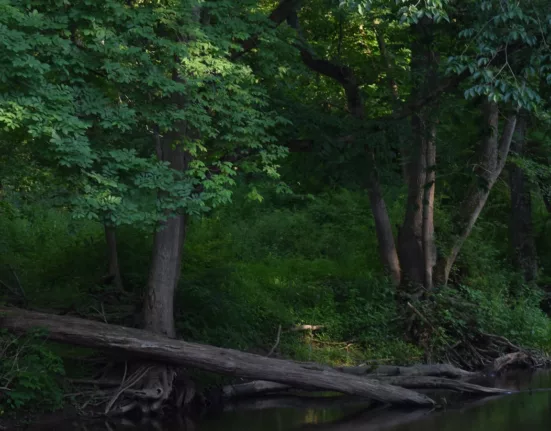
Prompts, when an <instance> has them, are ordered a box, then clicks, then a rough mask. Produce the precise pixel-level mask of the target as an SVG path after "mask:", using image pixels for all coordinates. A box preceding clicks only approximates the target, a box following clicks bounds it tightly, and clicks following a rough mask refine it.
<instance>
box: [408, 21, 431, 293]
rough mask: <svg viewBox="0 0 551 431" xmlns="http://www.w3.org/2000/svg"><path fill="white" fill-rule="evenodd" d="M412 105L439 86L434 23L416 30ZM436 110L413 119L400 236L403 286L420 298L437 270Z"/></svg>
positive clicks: (423, 22)
mask: <svg viewBox="0 0 551 431" xmlns="http://www.w3.org/2000/svg"><path fill="white" fill-rule="evenodd" d="M413 31H414V32H415V34H414V41H413V44H412V60H411V70H412V81H413V92H412V96H411V98H412V104H416V103H417V101H418V100H420V99H423V98H424V97H426V96H427V95H428V94H430V93H431V92H432V91H433V89H434V88H435V87H436V86H437V84H438V82H437V78H438V77H437V71H436V68H437V67H438V55H437V54H436V53H435V52H434V50H433V48H432V46H431V43H432V42H431V39H432V35H431V32H432V29H431V21H430V20H428V19H427V20H423V21H422V22H420V23H418V24H416V25H415V26H413ZM434 113H435V109H434V107H426V108H422V109H420V110H419V112H417V113H415V114H413V115H412V118H411V130H412V136H413V145H410V149H409V151H408V153H409V154H408V155H407V166H406V172H407V176H408V180H407V182H406V184H407V186H408V197H407V202H406V215H405V218H404V222H403V224H402V227H401V229H400V233H399V236H398V252H399V256H400V263H401V266H402V272H403V279H402V285H403V287H404V289H405V290H406V291H409V293H414V294H417V295H418V294H420V293H421V292H422V288H423V287H424V288H425V289H430V288H432V284H433V282H432V267H433V266H434V262H433V260H434V258H433V256H434V250H435V245H434V211H433V209H434V182H435V164H436V142H435V139H436V125H435V119H434V118H433V117H434Z"/></svg>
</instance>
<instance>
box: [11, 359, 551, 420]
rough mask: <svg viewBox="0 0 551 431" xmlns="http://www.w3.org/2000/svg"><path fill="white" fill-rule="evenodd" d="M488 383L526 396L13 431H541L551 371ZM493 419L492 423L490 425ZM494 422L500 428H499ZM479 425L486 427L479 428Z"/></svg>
mask: <svg viewBox="0 0 551 431" xmlns="http://www.w3.org/2000/svg"><path fill="white" fill-rule="evenodd" d="M486 379H488V380H487V382H488V383H492V384H493V385H495V386H497V387H500V388H503V389H506V390H508V391H520V392H518V394H517V395H505V396H500V397H499V396H498V397H495V396H494V397H485V398H483V399H480V398H478V399H472V398H469V397H465V396H464V395H460V394H459V395H458V394H453V393H450V392H442V391H440V392H439V393H438V394H436V393H434V392H432V393H428V394H429V395H431V396H433V397H437V396H439V397H441V398H446V400H447V403H446V405H445V406H443V408H441V409H439V410H434V409H419V410H415V411H411V410H409V411H404V410H401V409H388V408H384V407H381V406H377V405H374V404H371V403H369V402H366V401H363V404H362V401H358V399H350V398H342V399H340V400H332V401H331V402H328V401H326V400H327V398H326V397H322V398H320V397H317V398H312V397H309V396H302V397H297V396H286V397H281V396H276V397H262V398H261V399H259V398H257V399H247V400H243V401H241V402H237V403H234V404H232V405H228V406H227V407H226V408H225V409H223V410H218V411H210V412H209V413H207V414H206V415H203V416H202V417H198V416H197V415H196V416H195V417H193V416H191V417H184V416H178V417H176V416H174V417H168V418H165V419H164V420H159V419H149V420H147V421H141V420H139V419H126V420H121V419H116V418H110V419H101V420H93V419H90V418H80V419H79V418H77V417H75V416H74V415H71V414H68V413H65V414H64V416H63V417H61V416H58V417H57V419H58V420H57V421H56V420H55V415H54V416H52V415H50V416H49V417H48V418H36V420H35V422H34V423H33V424H32V425H31V426H28V427H24V426H20V427H18V428H8V429H14V430H15V429H18V430H25V431H46V430H48V431H49V430H52V429H55V430H56V431H57V430H59V431H77V430H80V429H83V428H82V425H85V426H86V429H87V430H88V431H110V430H114V429H118V427H119V426H120V427H130V426H131V427H132V429H133V430H135V431H142V430H143V431H145V430H150V429H169V430H174V431H184V430H189V429H192V428H190V426H194V428H193V429H197V430H208V431H227V430H232V429H247V430H249V431H264V430H266V431H288V430H290V429H302V430H312V431H314V430H318V431H328V430H331V429H333V430H339V431H355V430H361V429H365V428H366V427H369V429H377V430H383V429H385V430H386V429H393V427H396V426H398V425H405V424H408V426H409V427H410V428H411V429H412V430H414V431H418V430H430V431H432V430H434V431H437V430H439V429H442V428H443V427H444V426H445V424H447V426H448V427H450V426H452V429H453V430H454V431H455V430H456V429H458V430H460V429H461V428H457V427H455V425H456V424H455V423H454V424H452V422H456V421H459V422H460V423H461V424H463V425H462V426H465V421H467V419H468V421H470V423H469V426H468V427H467V428H463V429H470V430H476V431H478V430H482V429H485V430H486V431H510V430H512V429H513V428H508V426H509V424H506V425H504V423H503V422H501V421H500V416H499V415H494V414H490V412H494V411H495V410H496V409H498V410H499V411H500V412H501V413H500V414H503V415H505V416H507V415H509V413H510V410H511V409H512V410H513V411H514V412H516V417H515V418H511V419H509V420H511V421H512V423H518V421H519V420H521V419H522V421H524V423H526V421H527V420H529V422H530V423H531V424H532V425H533V426H535V428H531V429H535V430H536V431H540V428H538V426H539V425H538V423H539V422H538V420H542V421H543V420H544V413H545V414H547V412H546V411H545V409H544V410H541V409H539V408H540V407H544V405H545V403H546V402H547V401H548V400H550V399H551V392H541V391H540V392H537V391H535V392H533V393H532V394H530V392H529V390H530V389H536V390H537V389H544V388H550V387H551V372H550V371H549V370H519V371H515V372H508V373H506V374H503V375H501V376H499V377H493V378H492V377H486ZM278 400H279V401H278ZM283 400H285V401H283ZM316 402H317V405H316V404H315V403H316ZM538 409H539V410H538ZM455 412H461V417H458V416H457V415H456V413H455ZM507 417H508V416H507ZM483 418H484V419H483ZM490 418H492V419H491V420H490ZM494 420H496V421H497V422H493V421H494ZM479 421H482V422H481V423H479ZM544 423H546V422H544ZM417 424H419V425H417ZM498 424H499V425H498ZM155 426H157V428H155ZM542 426H543V425H542ZM453 427H455V428H453ZM484 427H485V428H484ZM500 427H501V428H500ZM410 428H408V429H410ZM446 429H448V428H446ZM518 429H522V428H518ZM541 429H542V430H543V429H544V428H541Z"/></svg>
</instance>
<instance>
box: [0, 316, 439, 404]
mask: <svg viewBox="0 0 551 431" xmlns="http://www.w3.org/2000/svg"><path fill="white" fill-rule="evenodd" d="M0 327H2V328H5V329H8V330H11V331H14V332H18V333H21V332H27V331H29V330H32V329H33V328H37V327H38V328H43V329H45V330H46V331H47V338H48V340H50V341H57V342H61V343H69V344H74V345H79V346H84V347H90V348H96V349H102V350H105V351H108V352H111V353H115V354H117V355H118V356H119V357H124V356H127V357H130V358H132V359H133V360H136V359H138V358H141V359H143V360H151V361H157V362H162V363H166V364H170V365H175V366H188V367H196V368H199V369H202V370H205V371H211V372H215V373H221V374H227V375H231V376H235V377H243V378H248V379H254V380H269V381H273V382H277V383H284V384H288V385H292V386H295V387H299V388H300V387H301V386H304V387H308V388H312V387H314V388H316V389H319V390H326V391H335V392H342V393H346V394H350V395H357V396H362V397H366V398H370V399H374V400H377V401H380V402H383V403H389V404H396V405H400V404H402V405H412V406H431V405H433V404H434V402H433V401H432V400H431V399H430V398H428V397H427V396H425V395H422V394H419V393H417V392H414V391H411V390H408V389H403V388H400V387H397V386H392V385H388V384H384V383H381V382H379V381H376V380H370V379H368V378H365V377H358V376H354V375H351V374H345V373H341V372H339V371H336V370H330V369H327V368H326V367H321V369H320V367H319V366H317V365H315V364H308V363H300V362H293V361H285V360H281V359H273V358H267V357H265V356H259V355H254V354H251V353H245V352H239V351H237V350H231V349H223V348H219V347H213V346H208V345H204V344H197V343H189V342H185V341H180V340H175V339H172V338H168V337H166V336H164V335H161V334H157V333H154V332H151V331H143V330H140V329H133V328H126V327H121V326H115V325H108V324H106V323H102V322H96V321H91V320H85V319H80V318H76V317H68V316H57V315H51V314H43V313H37V312H32V311H26V310H20V309H16V308H7V307H0Z"/></svg>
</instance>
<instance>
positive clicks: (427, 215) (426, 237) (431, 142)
mask: <svg viewBox="0 0 551 431" xmlns="http://www.w3.org/2000/svg"><path fill="white" fill-rule="evenodd" d="M425 150H426V159H427V161H426V169H427V175H426V177H425V187H424V190H425V195H424V197H423V258H424V268H425V288H426V289H428V290H431V289H432V288H433V274H432V273H433V268H434V266H435V265H436V243H435V238H434V195H435V188H436V126H435V125H434V124H431V126H430V130H429V134H428V136H427V142H426V148H425Z"/></svg>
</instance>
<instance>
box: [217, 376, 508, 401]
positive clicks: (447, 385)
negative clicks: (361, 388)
mask: <svg viewBox="0 0 551 431" xmlns="http://www.w3.org/2000/svg"><path fill="white" fill-rule="evenodd" d="M373 379H374V380H377V381H379V382H381V383H385V384H389V385H393V386H399V387H401V388H406V389H446V390H451V391H456V392H464V393H470V394H481V395H495V394H505V393H508V392H510V391H508V390H506V389H499V388H493V387H487V386H480V385H476V384H473V383H467V382H465V381H462V380H454V379H450V378H444V377H431V376H422V375H403V376H388V375H386V376H385V375H376V376H375V375H374V376H373ZM296 389H297V388H296V387H293V386H290V385H284V384H281V383H273V382H267V381H260V380H256V381H253V382H248V383H240V384H236V385H228V386H225V387H224V388H222V398H224V399H234V398H242V397H251V396H258V395H266V394H278V393H282V392H292V391H293V390H296ZM298 389H302V390H313V391H315V390H316V389H315V388H310V389H308V388H306V387H303V386H301V387H300V388H298Z"/></svg>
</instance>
